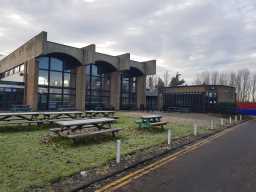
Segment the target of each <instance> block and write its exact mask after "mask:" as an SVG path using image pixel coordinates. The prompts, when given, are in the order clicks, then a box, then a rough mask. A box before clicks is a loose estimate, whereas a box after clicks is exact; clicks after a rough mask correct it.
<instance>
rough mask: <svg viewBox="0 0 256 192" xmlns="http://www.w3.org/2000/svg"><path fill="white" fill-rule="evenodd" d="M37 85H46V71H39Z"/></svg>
mask: <svg viewBox="0 0 256 192" xmlns="http://www.w3.org/2000/svg"><path fill="white" fill-rule="evenodd" d="M38 85H48V71H44V70H39V75H38Z"/></svg>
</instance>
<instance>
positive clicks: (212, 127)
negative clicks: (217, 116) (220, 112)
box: [211, 120, 214, 129]
mask: <svg viewBox="0 0 256 192" xmlns="http://www.w3.org/2000/svg"><path fill="white" fill-rule="evenodd" d="M211 129H214V125H213V120H211Z"/></svg>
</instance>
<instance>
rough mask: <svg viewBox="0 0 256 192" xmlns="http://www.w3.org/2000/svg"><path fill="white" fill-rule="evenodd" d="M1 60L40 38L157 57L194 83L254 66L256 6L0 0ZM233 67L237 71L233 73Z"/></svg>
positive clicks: (240, 1)
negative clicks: (44, 34)
mask: <svg viewBox="0 0 256 192" xmlns="http://www.w3.org/2000/svg"><path fill="white" fill-rule="evenodd" d="M0 3H1V7H0V12H1V13H2V14H1V15H0V42H1V44H0V53H8V52H9V51H11V50H13V49H15V48H16V47H17V46H19V45H20V44H22V43H23V42H25V41H26V40H28V39H29V38H31V37H32V36H33V35H35V34H37V33H38V32H40V31H42V30H45V31H48V32H49V34H48V35H49V39H50V40H52V41H57V42H60V43H72V42H73V43H81V44H82V43H96V44H104V43H106V42H109V41H113V42H115V43H113V45H112V44H110V45H109V47H107V48H106V50H105V51H106V52H108V51H110V50H114V51H118V52H131V54H132V55H133V54H136V56H141V57H143V58H148V59H153V58H157V59H158V60H159V61H160V64H161V66H160V67H159V70H158V71H159V72H160V73H162V72H163V71H164V70H165V69H167V70H169V71H170V72H171V74H175V73H176V71H179V72H182V73H184V75H185V78H187V79H189V80H191V79H193V76H195V73H198V72H200V71H204V70H211V69H214V70H230V68H232V69H236V68H240V67H241V66H246V67H251V68H255V67H253V65H254V58H253V57H250V55H251V54H253V53H256V45H255V40H256V36H255V32H256V27H255V26H256V12H255V7H256V6H255V2H254V1H253V0H225V1H213V0H161V1H155V0H139V1H138V0H137V1H135V0H122V1H118V0H108V1H106V0H95V1H92V2H90V3H86V1H84V0H54V1H50V0H38V1H32V0H24V1H19V0H13V1H12V3H10V1H7V0H0ZM230 66H232V67H230Z"/></svg>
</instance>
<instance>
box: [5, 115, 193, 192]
mask: <svg viewBox="0 0 256 192" xmlns="http://www.w3.org/2000/svg"><path fill="white" fill-rule="evenodd" d="M118 115H119V116H120V119H119V120H118V123H117V124H115V125H114V127H118V128H123V130H122V131H121V132H120V134H119V135H120V138H121V140H122V154H127V153H130V152H132V151H134V150H137V149H142V148H146V147H150V146H152V145H156V144H160V143H162V142H165V141H166V136H167V134H166V131H148V130H139V129H137V128H136V127H137V126H136V124H135V123H134V121H135V120H136V119H135V118H132V117H127V116H125V113H118ZM171 128H172V133H173V135H174V136H175V137H180V136H184V135H187V134H190V133H192V125H172V126H171ZM11 129H12V128H11V127H10V130H11ZM5 130H6V128H5ZM47 133H48V130H47V129H37V130H22V129H21V130H19V131H3V129H2V131H1V128H0V191H3V192H9V191H12V192H20V191H23V190H24V189H27V188H29V187H30V186H42V185H44V186H47V185H49V183H50V182H52V181H54V180H56V179H58V178H61V177H64V176H69V175H72V174H74V173H75V172H78V171H80V170H84V169H87V168H91V167H95V166H102V165H104V164H106V162H108V161H110V160H113V159H114V158H115V142H114V140H113V139H112V137H104V136H99V137H96V138H91V139H89V140H88V141H87V142H86V143H81V144H77V145H74V144H73V143H72V142H71V141H69V140H65V139H59V140H57V141H54V142H50V143H49V144H44V143H42V140H43V138H45V137H46V135H47Z"/></svg>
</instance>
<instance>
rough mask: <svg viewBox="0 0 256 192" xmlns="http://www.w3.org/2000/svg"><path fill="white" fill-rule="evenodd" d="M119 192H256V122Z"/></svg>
mask: <svg viewBox="0 0 256 192" xmlns="http://www.w3.org/2000/svg"><path fill="white" fill-rule="evenodd" d="M116 191H118V192H144V191H145V192H165V191H166V192H168V191H170V192H173V191H175V192H256V121H250V122H246V123H244V124H242V125H239V126H238V127H236V128H235V129H234V130H232V131H231V132H228V133H227V134H225V135H224V136H221V137H219V138H217V139H216V140H214V141H212V142H210V143H208V144H205V145H203V146H201V147H200V148H198V149H196V150H195V151H193V152H190V153H188V154H185V155H184V156H182V157H179V158H178V159H175V160H174V161H172V162H170V163H167V164H166V165H164V166H162V167H160V168H158V169H156V170H154V171H152V172H150V173H148V174H146V175H144V176H142V177H140V178H138V179H136V180H133V181H132V182H131V183H129V184H128V185H126V186H124V187H122V188H120V189H117V190H116Z"/></svg>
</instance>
